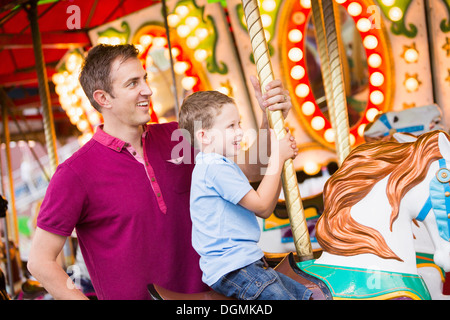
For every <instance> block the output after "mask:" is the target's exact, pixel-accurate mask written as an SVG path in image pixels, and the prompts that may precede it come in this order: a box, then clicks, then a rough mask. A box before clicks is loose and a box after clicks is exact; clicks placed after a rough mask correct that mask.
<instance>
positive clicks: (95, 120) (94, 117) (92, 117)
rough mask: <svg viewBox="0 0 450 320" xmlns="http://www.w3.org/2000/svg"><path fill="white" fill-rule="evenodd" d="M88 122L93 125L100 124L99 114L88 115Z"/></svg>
mask: <svg viewBox="0 0 450 320" xmlns="http://www.w3.org/2000/svg"><path fill="white" fill-rule="evenodd" d="M88 120H89V122H90V123H91V124H93V125H95V124H98V123H100V115H99V114H98V112H91V113H89V114H88Z"/></svg>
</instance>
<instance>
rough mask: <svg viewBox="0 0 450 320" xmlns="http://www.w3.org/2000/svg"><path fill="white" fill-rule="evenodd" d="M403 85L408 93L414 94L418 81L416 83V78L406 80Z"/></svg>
mask: <svg viewBox="0 0 450 320" xmlns="http://www.w3.org/2000/svg"><path fill="white" fill-rule="evenodd" d="M404 84H405V88H406V90H407V91H408V92H414V91H417V89H418V88H419V81H417V79H416V78H413V77H411V78H407V79H406V80H405V82H404Z"/></svg>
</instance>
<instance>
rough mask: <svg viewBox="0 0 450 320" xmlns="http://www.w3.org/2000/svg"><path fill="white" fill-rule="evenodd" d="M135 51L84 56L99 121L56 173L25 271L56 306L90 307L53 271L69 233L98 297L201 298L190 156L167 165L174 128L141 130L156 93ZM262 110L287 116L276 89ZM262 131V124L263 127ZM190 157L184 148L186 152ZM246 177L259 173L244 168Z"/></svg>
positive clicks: (100, 49)
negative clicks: (65, 302)
mask: <svg viewBox="0 0 450 320" xmlns="http://www.w3.org/2000/svg"><path fill="white" fill-rule="evenodd" d="M137 54H138V51H137V50H136V48H135V47H134V46H132V45H119V46H107V45H98V46H96V47H94V48H93V49H91V50H90V51H89V54H88V56H87V57H86V61H85V63H84V66H83V69H82V72H81V74H80V83H81V85H82V87H83V89H84V91H85V93H86V95H87V96H88V98H89V99H90V101H91V103H92V105H93V106H94V107H95V108H96V109H97V110H98V111H99V112H101V113H102V115H103V119H104V123H103V125H101V126H99V127H98V128H97V131H96V133H95V134H94V136H93V138H92V139H91V140H90V141H89V142H88V143H86V144H85V145H84V146H83V147H82V148H80V149H79V150H78V151H77V152H75V153H74V154H73V155H72V156H71V157H70V158H69V159H67V160H66V161H65V162H64V163H62V164H60V165H59V166H58V169H57V171H56V172H55V174H54V175H53V177H52V180H51V182H50V184H49V187H48V189H47V193H46V196H45V198H44V201H43V203H42V206H41V211H40V213H39V215H38V219H37V228H36V233H35V236H34V238H33V243H32V247H31V250H30V254H29V260H28V269H29V270H30V272H31V273H32V275H33V276H34V277H35V278H36V279H37V280H38V281H39V282H40V283H41V284H42V285H43V286H44V287H45V288H46V289H47V291H48V292H49V293H50V294H51V295H52V296H53V297H54V298H55V299H86V297H85V296H84V295H83V294H82V292H81V291H79V290H77V289H73V286H72V285H71V281H70V278H69V277H68V275H67V274H66V273H65V272H64V270H63V269H62V268H61V267H60V266H59V265H58V263H57V260H56V258H57V256H58V254H59V252H60V251H61V249H62V247H63V245H64V242H65V240H66V237H68V236H69V235H70V234H71V232H72V230H73V229H74V228H75V229H76V231H77V237H78V241H79V246H80V249H81V252H82V253H83V257H84V260H85V262H86V266H87V268H88V271H89V274H90V276H91V280H92V283H93V285H94V289H95V292H96V294H97V296H98V298H99V299H149V298H150V296H149V294H148V292H147V289H146V287H147V284H149V283H155V284H158V285H160V286H162V287H165V288H167V289H169V290H172V291H177V292H184V293H194V292H200V291H204V290H207V287H206V286H205V285H204V284H203V282H202V281H201V270H200V268H199V256H198V255H197V253H196V252H195V251H194V249H193V248H192V245H191V228H192V224H191V220H190V215H189V189H190V182H191V173H192V169H193V166H194V161H193V160H194V153H193V152H190V154H186V155H185V154H181V156H182V157H185V158H188V159H182V161H181V163H180V159H179V158H177V159H173V158H172V157H171V151H172V150H173V148H174V147H175V146H176V145H179V144H180V143H188V142H187V141H184V140H182V141H181V142H180V141H172V139H171V136H172V133H173V132H174V131H175V130H177V128H178V125H177V123H175V122H172V123H167V124H157V125H146V123H147V122H149V120H150V116H149V101H150V97H151V95H152V91H151V90H150V88H149V87H148V85H147V82H146V77H147V75H146V72H145V70H144V69H143V67H142V65H141V63H140V61H139V60H138V58H137ZM252 81H253V83H254V86H255V92H256V96H257V99H258V102H259V103H260V105H261V108H263V109H264V108H265V107H270V108H274V109H281V110H282V111H283V112H284V113H285V115H286V114H287V112H288V111H289V110H290V108H291V104H290V100H289V98H287V97H286V95H285V94H286V91H285V90H283V89H282V88H281V82H280V81H272V82H271V84H269V85H268V90H267V92H266V94H265V95H264V96H263V95H262V94H261V90H260V88H259V85H258V84H257V81H256V79H254V78H253V79H252ZM262 127H265V128H267V120H264V121H263V122H262ZM182 149H184V150H187V149H186V148H182ZM242 170H243V172H244V173H245V174H246V175H247V177H249V178H250V179H252V178H255V177H257V176H259V166H258V165H253V166H250V165H245V164H244V165H242Z"/></svg>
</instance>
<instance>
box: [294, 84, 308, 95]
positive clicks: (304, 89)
mask: <svg viewBox="0 0 450 320" xmlns="http://www.w3.org/2000/svg"><path fill="white" fill-rule="evenodd" d="M308 94H309V87H308V85H306V84H304V83H301V84H299V85H298V86H297V87H296V88H295V95H296V96H297V97H300V98H305V97H306V96H307V95H308Z"/></svg>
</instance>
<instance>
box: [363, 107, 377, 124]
mask: <svg viewBox="0 0 450 320" xmlns="http://www.w3.org/2000/svg"><path fill="white" fill-rule="evenodd" d="M379 113H380V110H378V109H377V108H370V109H369V110H367V112H366V119H367V120H369V122H372V121H373V120H374V119H375V117H376V116H377V115H378V114H379Z"/></svg>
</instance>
